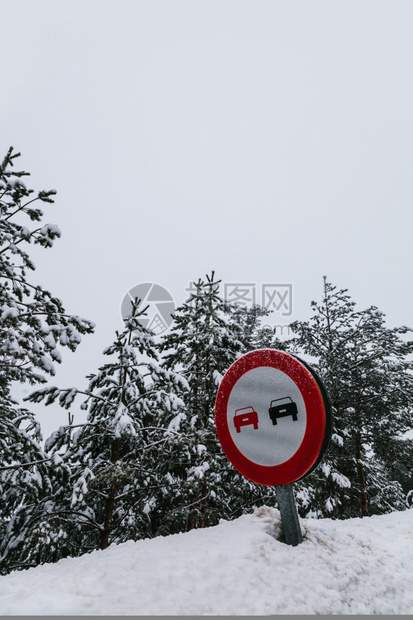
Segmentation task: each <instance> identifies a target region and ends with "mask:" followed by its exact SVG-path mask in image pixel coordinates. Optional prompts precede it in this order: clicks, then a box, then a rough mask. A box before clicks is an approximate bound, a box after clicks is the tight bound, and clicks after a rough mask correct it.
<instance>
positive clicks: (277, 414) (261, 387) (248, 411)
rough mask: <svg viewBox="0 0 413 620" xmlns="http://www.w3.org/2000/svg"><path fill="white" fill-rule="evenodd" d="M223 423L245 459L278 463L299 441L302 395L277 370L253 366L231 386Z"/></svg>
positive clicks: (303, 426)
mask: <svg viewBox="0 0 413 620" xmlns="http://www.w3.org/2000/svg"><path fill="white" fill-rule="evenodd" d="M227 424H228V428H229V431H230V434H231V438H232V440H233V441H234V443H235V445H236V447H237V448H238V450H239V451H240V452H242V454H243V455H244V456H245V457H246V458H247V459H249V460H250V461H252V462H253V463H256V464H257V465H264V466H269V467H270V466H274V465H280V464H282V463H284V462H286V461H288V460H289V459H290V458H291V457H292V456H293V455H294V454H295V453H296V452H297V450H298V449H299V447H300V445H301V443H302V441H303V438H304V434H305V430H306V426H307V414H306V408H305V404H304V399H303V397H302V395H301V392H300V390H299V389H298V387H297V385H296V384H295V383H294V381H293V380H292V379H290V377H289V376H288V375H286V374H285V373H284V372H282V371H281V370H278V369H276V368H272V367H269V366H260V367H258V368H253V369H251V370H249V371H247V372H246V373H244V374H243V375H242V376H241V377H240V378H239V379H238V381H237V382H236V383H235V385H234V387H233V388H232V391H231V394H230V397H229V400H228V406H227Z"/></svg>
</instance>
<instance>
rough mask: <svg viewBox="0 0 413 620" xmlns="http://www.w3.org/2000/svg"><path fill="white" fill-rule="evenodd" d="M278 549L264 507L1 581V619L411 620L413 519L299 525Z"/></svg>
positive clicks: (271, 515)
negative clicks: (303, 618)
mask: <svg viewBox="0 0 413 620" xmlns="http://www.w3.org/2000/svg"><path fill="white" fill-rule="evenodd" d="M301 527H302V530H303V535H304V541H303V543H302V544H300V545H298V546H297V547H291V546H288V545H286V544H284V543H283V542H282V531H281V526H280V514H279V512H278V510H276V509H274V508H269V507H262V508H259V509H257V510H256V511H255V512H254V513H253V514H251V515H244V516H242V517H240V518H238V519H236V520H234V521H231V522H229V521H223V522H221V523H220V524H219V525H218V526H215V527H211V528H208V529H203V530H193V531H191V532H188V533H186V534H176V535H172V536H168V537H165V538H162V537H159V538H155V539H150V540H141V541H137V542H132V541H130V542H127V543H124V544H121V545H117V546H115V545H113V546H111V547H109V548H108V549H107V550H105V551H95V552H93V553H90V554H88V555H84V556H82V557H80V558H76V559H65V560H61V561H59V562H58V563H57V564H48V565H43V566H39V567H37V568H32V569H29V570H26V571H22V572H14V573H11V574H10V575H7V576H5V577H1V578H0V613H1V614H2V615H179V616H184V615H270V614H409V613H412V612H413V510H407V511H405V512H398V513H391V514H388V515H383V516H377V517H370V518H364V519H349V520H347V521H332V520H328V519H323V520H310V519H302V520H301Z"/></svg>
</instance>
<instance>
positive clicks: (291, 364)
mask: <svg viewBox="0 0 413 620" xmlns="http://www.w3.org/2000/svg"><path fill="white" fill-rule="evenodd" d="M262 366H270V367H272V368H275V369H276V370H280V371H282V372H284V373H285V374H286V375H287V376H288V377H290V379H292V380H293V381H294V383H295V384H296V386H297V387H298V389H299V390H300V392H301V395H302V397H303V400H304V404H305V408H306V414H307V425H306V430H305V433H304V437H303V440H302V442H301V444H300V446H299V448H298V450H297V451H296V452H295V454H293V456H292V457H291V458H290V459H288V460H287V461H285V462H284V463H281V464H280V465H273V466H265V465H258V464H257V463H254V462H253V461H250V460H249V459H248V458H247V457H246V456H245V455H244V454H242V452H241V451H240V450H239V449H238V448H237V446H236V445H235V443H234V440H233V439H232V437H231V434H230V431H229V428H228V420H227V407H228V401H229V397H230V395H231V392H232V390H233V388H234V386H235V384H236V383H237V381H238V380H239V379H240V378H241V377H242V375H244V374H245V373H246V372H248V371H249V370H252V369H254V368H259V367H262ZM309 422H310V423H309ZM215 423H216V429H217V433H218V438H219V440H220V443H221V445H222V448H223V450H224V452H225V454H226V455H227V457H228V459H229V460H230V461H231V463H232V464H233V465H234V467H235V468H236V469H237V470H238V471H239V472H240V473H241V474H243V475H244V476H245V477H246V478H249V479H250V480H252V481H253V482H257V483H259V484H262V485H265V486H278V485H285V484H291V483H292V482H295V481H296V480H299V479H300V478H302V477H303V476H304V475H305V474H306V473H307V472H308V471H309V470H310V469H311V467H312V466H313V465H314V463H315V462H316V460H317V457H318V455H319V454H320V451H321V449H322V446H323V441H324V437H325V432H326V410H325V404H324V400H323V396H322V394H321V392H320V389H319V386H318V384H317V382H316V380H315V378H314V376H313V375H312V374H311V372H310V371H309V369H308V368H307V367H306V366H304V365H303V364H302V363H301V362H300V361H299V360H298V359H297V358H295V357H293V356H292V355H289V354H288V353H284V352H283V351H277V350H275V349H258V350H256V351H251V352H250V353H246V354H245V355H243V356H242V357H240V358H239V359H238V360H236V361H235V362H234V363H233V364H232V365H231V366H230V368H229V369H228V370H227V372H226V373H225V375H224V377H223V378H222V381H221V383H220V386H219V388H218V393H217V397H216V403H215Z"/></svg>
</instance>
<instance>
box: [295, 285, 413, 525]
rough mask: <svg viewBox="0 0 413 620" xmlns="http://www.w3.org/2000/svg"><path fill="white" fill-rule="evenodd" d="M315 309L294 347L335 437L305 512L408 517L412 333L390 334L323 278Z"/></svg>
mask: <svg viewBox="0 0 413 620" xmlns="http://www.w3.org/2000/svg"><path fill="white" fill-rule="evenodd" d="M312 308H313V312H314V314H313V316H312V318H311V319H310V321H307V322H295V323H293V324H292V326H291V327H292V329H293V331H294V332H295V333H296V334H297V337H296V338H295V339H294V340H293V343H292V345H293V347H294V348H295V350H296V351H297V352H301V351H303V352H304V354H307V355H309V356H311V358H312V359H313V360H314V363H313V365H314V367H315V369H316V370H317V371H318V372H319V374H320V376H321V378H322V379H323V381H324V383H325V385H326V388H327V391H328V393H329V395H330V398H331V402H332V407H333V415H334V433H333V436H332V442H331V446H330V450H329V451H328V453H327V455H326V457H325V458H324V461H323V462H322V464H321V465H320V467H319V468H318V469H317V470H316V471H315V472H314V473H313V474H311V475H310V476H309V477H308V479H305V480H304V481H302V482H301V483H300V484H299V492H298V500H299V503H300V505H301V510H302V512H303V513H304V514H308V513H310V514H315V515H317V516H333V517H340V518H343V517H344V518H346V517H352V516H359V515H360V516H367V515H369V514H374V513H382V512H388V511H389V510H400V509H403V508H404V507H405V506H406V503H405V493H404V492H403V488H402V486H401V482H400V480H399V478H400V476H401V474H402V472H405V471H406V467H407V463H406V462H405V460H404V458H405V455H406V450H407V444H406V450H405V451H404V454H403V453H400V452H398V451H397V450H396V446H400V444H401V442H403V441H404V440H403V436H404V434H405V432H406V431H407V430H408V429H410V427H411V400H412V396H413V381H412V374H411V369H412V362H411V361H409V355H410V354H411V352H412V350H413V343H412V342H406V341H405V339H404V338H403V337H404V336H405V334H407V333H408V332H409V331H410V330H409V329H408V328H406V327H401V328H393V329H389V328H387V327H386V326H385V323H384V315H383V314H382V313H381V312H379V310H378V309H377V308H376V307H370V308H368V309H366V310H363V311H358V310H356V308H355V303H354V302H353V301H352V300H351V298H350V297H349V295H348V294H347V291H346V290H337V289H336V287H334V286H333V285H332V284H330V283H329V282H327V280H326V278H324V292H323V299H322V302H321V303H316V302H312ZM398 471H399V472H400V475H399V473H398Z"/></svg>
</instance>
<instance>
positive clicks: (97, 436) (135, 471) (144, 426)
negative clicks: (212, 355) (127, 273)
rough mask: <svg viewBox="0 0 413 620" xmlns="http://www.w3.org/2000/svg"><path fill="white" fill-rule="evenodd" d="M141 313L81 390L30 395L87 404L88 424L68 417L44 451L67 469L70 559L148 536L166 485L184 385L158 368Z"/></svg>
mask: <svg viewBox="0 0 413 620" xmlns="http://www.w3.org/2000/svg"><path fill="white" fill-rule="evenodd" d="M142 312H143V311H142ZM142 312H139V311H138V309H137V304H134V306H133V313H132V315H131V316H130V317H129V318H128V319H126V320H125V329H124V331H123V332H121V333H118V332H117V333H116V339H115V341H114V343H113V344H112V345H111V346H109V347H108V348H107V349H105V351H104V354H105V355H107V356H110V357H111V358H113V360H111V361H109V362H108V363H106V364H104V365H103V366H102V367H101V368H99V371H98V372H97V373H96V374H92V375H89V376H88V379H89V384H88V387H87V388H86V389H85V390H80V389H77V388H71V389H65V390H61V389H58V388H56V387H48V388H45V389H40V390H38V391H37V392H35V393H33V394H32V395H31V396H30V400H33V401H35V402H39V401H40V400H45V402H46V404H51V403H53V402H55V401H56V400H57V401H58V402H59V403H60V405H61V406H63V407H65V408H67V409H69V410H72V408H73V406H74V402H75V399H76V397H77V396H80V397H83V398H84V401H83V403H82V404H81V409H83V410H86V411H87V422H86V423H85V424H80V425H79V427H78V428H77V425H75V424H73V418H72V424H71V425H69V427H62V428H61V429H60V430H59V431H57V432H56V433H54V434H53V435H52V437H51V438H50V439H49V440H48V442H47V446H46V448H47V449H48V450H49V451H50V453H51V454H57V455H59V457H60V458H61V459H62V460H63V462H64V463H65V464H67V466H68V467H69V469H70V487H69V490H70V492H69V493H66V494H65V496H64V497H62V502H61V505H60V506H57V507H56V508H55V514H54V516H56V517H57V518H58V519H60V522H61V523H64V522H67V521H68V522H69V523H68V527H69V532H70V537H71V539H72V541H73V547H72V549H71V555H78V554H79V553H84V552H85V551H88V550H90V549H96V548H100V549H106V548H107V547H108V546H109V545H110V544H111V543H120V542H125V541H126V540H129V539H137V538H142V537H144V536H151V535H152V534H153V527H154V526H153V523H152V520H153V514H157V513H158V512H159V506H158V504H157V497H159V494H158V489H159V488H160V487H165V486H168V485H169V484H170V477H169V475H168V469H167V462H166V459H165V458H164V454H163V452H164V446H165V444H167V443H168V442H174V441H176V440H177V437H178V435H179V433H178V431H177V430H175V429H174V428H173V425H171V422H172V421H173V420H174V419H176V418H177V417H179V413H180V409H181V406H182V400H181V398H180V396H179V394H180V393H181V392H182V391H183V390H184V389H185V388H186V382H185V381H184V379H182V378H181V377H179V376H178V375H177V374H176V373H174V372H171V371H167V370H165V369H162V368H161V367H160V366H159V364H158V354H157V351H156V347H155V343H154V340H153V335H152V333H151V332H150V331H149V330H148V329H146V328H145V327H143V326H142V324H141V323H140V321H139V318H140V317H141V316H142ZM151 518H152V520H151Z"/></svg>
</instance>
